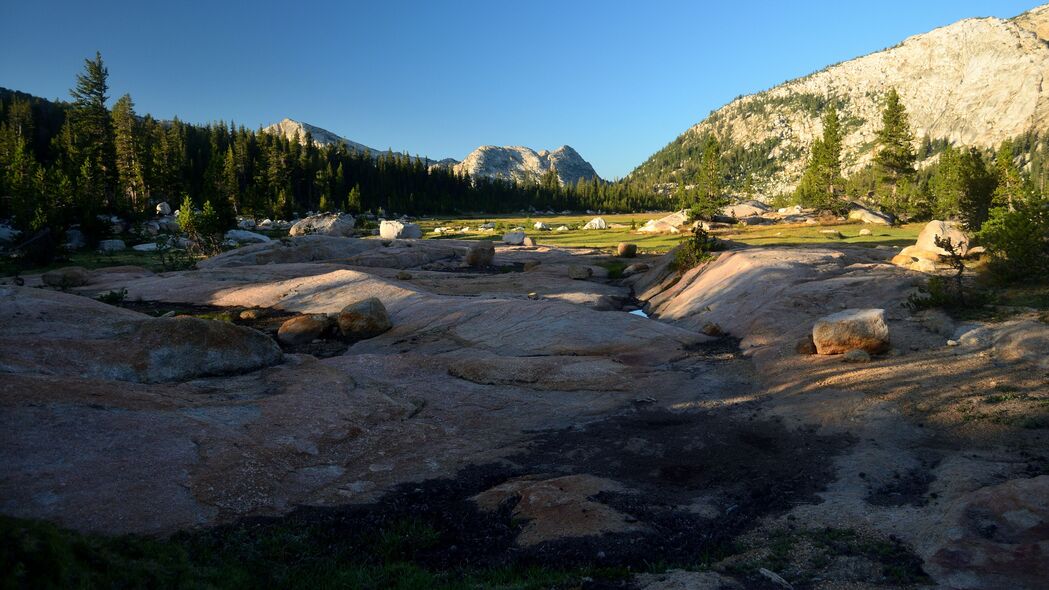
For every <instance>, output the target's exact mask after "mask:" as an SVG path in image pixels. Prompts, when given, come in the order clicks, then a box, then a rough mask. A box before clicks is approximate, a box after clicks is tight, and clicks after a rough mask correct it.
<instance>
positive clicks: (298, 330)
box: [277, 314, 331, 346]
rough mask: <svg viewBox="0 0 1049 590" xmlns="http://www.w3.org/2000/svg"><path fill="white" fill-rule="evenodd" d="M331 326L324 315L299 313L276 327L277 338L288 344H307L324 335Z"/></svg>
mask: <svg viewBox="0 0 1049 590" xmlns="http://www.w3.org/2000/svg"><path fill="white" fill-rule="evenodd" d="M329 327H331V320H330V319H329V318H328V316H325V315H320V314H317V315H300V316H295V317H293V318H291V319H288V320H286V321H285V322H284V323H283V324H281V325H280V328H278V329H277V340H279V341H280V342H281V343H282V344H286V345H288V346H302V345H304V344H309V343H310V342H313V341H314V340H316V339H318V338H320V337H321V336H323V335H324V332H325V331H327V330H328V328H329Z"/></svg>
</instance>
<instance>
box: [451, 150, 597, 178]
mask: <svg viewBox="0 0 1049 590" xmlns="http://www.w3.org/2000/svg"><path fill="white" fill-rule="evenodd" d="M454 169H455V171H456V172H459V173H464V172H466V173H469V174H470V176H473V177H478V176H485V177H489V178H499V179H503V180H513V181H517V182H532V181H538V180H539V179H540V178H541V177H542V176H543V175H544V174H546V173H547V172H549V171H550V169H556V170H557V178H558V180H559V181H560V182H561V184H562V185H574V184H575V183H576V182H578V181H579V180H580V179H583V180H590V179H592V178H597V177H598V176H597V172H596V171H595V170H594V167H593V166H591V165H590V162H587V161H586V160H584V159H583V157H582V156H580V155H579V152H577V151H575V150H574V149H572V148H571V147H569V146H567V145H564V146H561V147H559V148H557V149H556V150H554V151H552V152H551V151H547V150H541V151H539V152H536V151H535V150H533V149H531V148H527V147H521V146H511V147H498V146H491V145H485V146H481V147H479V148H477V149H476V150H474V151H472V152H470V155H468V156H466V158H465V159H463V161H462V162H460V163H459V164H456V166H455V168H454Z"/></svg>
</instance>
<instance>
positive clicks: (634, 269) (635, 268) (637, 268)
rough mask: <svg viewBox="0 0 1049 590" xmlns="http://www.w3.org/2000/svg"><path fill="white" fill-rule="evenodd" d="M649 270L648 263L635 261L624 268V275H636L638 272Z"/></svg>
mask: <svg viewBox="0 0 1049 590" xmlns="http://www.w3.org/2000/svg"><path fill="white" fill-rule="evenodd" d="M647 270H648V265H647V264H645V263H644V262H635V263H634V264H631V265H630V266H627V267H626V268H624V269H623V276H624V277H629V276H633V275H636V274H638V273H643V272H646V271H647Z"/></svg>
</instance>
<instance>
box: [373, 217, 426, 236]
mask: <svg viewBox="0 0 1049 590" xmlns="http://www.w3.org/2000/svg"><path fill="white" fill-rule="evenodd" d="M379 236H380V237H381V238H382V239H384V240H417V239H419V238H421V237H423V231H422V229H420V228H419V225H418V224H415V223H403V222H400V221H388V220H385V219H384V220H383V221H382V222H381V223H379Z"/></svg>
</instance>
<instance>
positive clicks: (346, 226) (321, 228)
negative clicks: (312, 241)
mask: <svg viewBox="0 0 1049 590" xmlns="http://www.w3.org/2000/svg"><path fill="white" fill-rule="evenodd" d="M354 225H355V220H354V219H353V216H352V215H350V214H349V213H321V214H319V215H311V216H309V217H306V218H305V219H301V220H299V221H298V222H297V223H296V224H295V225H292V226H291V230H289V232H288V233H289V234H291V235H293V236H305V235H310V234H312V235H321V236H342V237H350V236H352V235H353V227H354Z"/></svg>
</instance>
